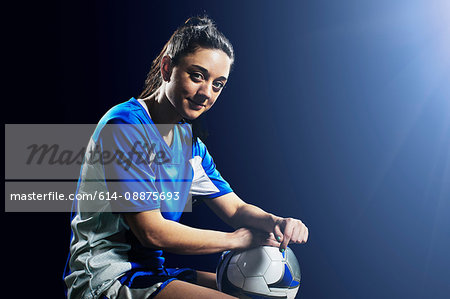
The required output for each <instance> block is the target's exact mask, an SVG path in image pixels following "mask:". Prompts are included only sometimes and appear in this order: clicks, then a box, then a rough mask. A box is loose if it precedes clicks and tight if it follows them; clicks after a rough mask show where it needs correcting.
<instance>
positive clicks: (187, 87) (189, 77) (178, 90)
mask: <svg viewBox="0 0 450 299" xmlns="http://www.w3.org/2000/svg"><path fill="white" fill-rule="evenodd" d="M230 67H231V59H230V58H229V57H228V55H227V54H226V53H225V52H223V51H222V50H216V49H205V48H199V49H198V50H196V51H195V52H194V53H190V54H188V55H186V56H184V57H183V58H181V59H180V61H179V63H178V64H177V65H176V66H173V67H172V69H171V74H170V80H169V81H168V82H166V86H165V93H166V96H167V98H168V99H169V101H170V102H171V103H172V105H173V106H174V107H175V109H176V110H177V112H178V113H179V114H180V115H181V116H182V117H183V118H187V119H195V118H197V117H199V116H200V115H201V114H202V113H204V112H206V111H208V110H209V109H210V108H211V107H212V105H214V103H215V102H216V100H217V97H218V96H219V95H220V93H221V91H222V89H223V87H224V86H225V83H226V82H227V79H228V75H229V73H230Z"/></svg>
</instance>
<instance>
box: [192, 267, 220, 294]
mask: <svg viewBox="0 0 450 299" xmlns="http://www.w3.org/2000/svg"><path fill="white" fill-rule="evenodd" d="M196 272H197V281H196V284H198V285H199V286H202V287H207V288H210V289H214V290H217V282H216V273H212V272H204V271H198V270H197V271H196Z"/></svg>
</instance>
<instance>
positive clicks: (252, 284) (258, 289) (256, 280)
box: [242, 276, 270, 295]
mask: <svg viewBox="0 0 450 299" xmlns="http://www.w3.org/2000/svg"><path fill="white" fill-rule="evenodd" d="M242 289H243V290H244V291H247V292H251V293H255V294H263V295H266V294H267V295H268V294H269V293H270V290H269V287H268V286H267V283H266V281H265V280H264V278H263V277H262V276H257V277H246V278H245V281H244V286H243V287H242Z"/></svg>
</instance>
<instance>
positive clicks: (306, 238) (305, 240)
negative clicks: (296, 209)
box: [303, 226, 309, 243]
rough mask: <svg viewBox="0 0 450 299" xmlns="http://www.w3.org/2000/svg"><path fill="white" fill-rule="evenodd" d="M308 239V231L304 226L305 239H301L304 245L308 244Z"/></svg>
mask: <svg viewBox="0 0 450 299" xmlns="http://www.w3.org/2000/svg"><path fill="white" fill-rule="evenodd" d="M308 237H309V229H308V227H307V226H305V238H304V239H303V240H304V243H306V242H308Z"/></svg>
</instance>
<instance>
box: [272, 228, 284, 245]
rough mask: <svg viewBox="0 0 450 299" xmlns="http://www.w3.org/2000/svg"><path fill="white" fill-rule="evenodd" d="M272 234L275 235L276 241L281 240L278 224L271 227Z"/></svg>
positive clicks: (281, 235) (281, 234)
mask: <svg viewBox="0 0 450 299" xmlns="http://www.w3.org/2000/svg"><path fill="white" fill-rule="evenodd" d="M273 234H274V235H275V239H277V241H278V242H281V240H283V232H282V231H281V228H280V225H278V224H277V225H275V226H274V228H273Z"/></svg>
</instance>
